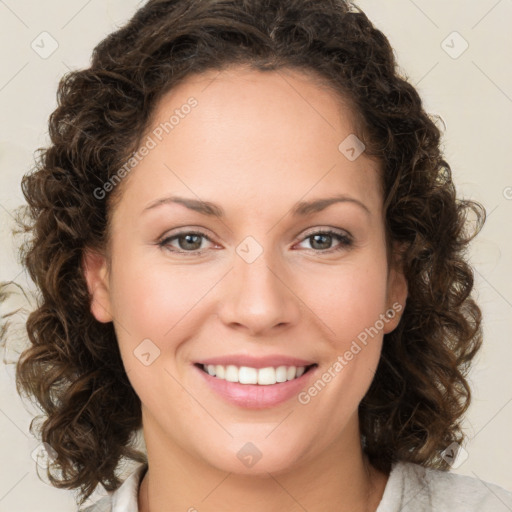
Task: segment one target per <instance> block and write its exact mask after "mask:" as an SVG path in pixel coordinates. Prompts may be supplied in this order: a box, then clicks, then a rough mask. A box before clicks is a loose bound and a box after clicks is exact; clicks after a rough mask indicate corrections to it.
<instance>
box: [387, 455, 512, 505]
mask: <svg viewBox="0 0 512 512" xmlns="http://www.w3.org/2000/svg"><path fill="white" fill-rule="evenodd" d="M399 510H400V511H401V512H409V511H411V512H412V511H414V512H420V511H421V512H423V511H424V512H430V511H438V510H449V511H450V512H473V511H474V512H510V510H512V493H511V492H510V491H507V490H505V489H503V488H502V487H500V486H498V485H496V484H492V483H490V482H487V481H485V480H481V479H480V478H478V477H471V476H466V475H459V474H457V473H452V472H449V471H442V470H439V469H432V468H426V467H424V466H421V465H419V464H414V463H412V462H404V461H399V462H396V463H395V464H393V466H392V469H391V473H390V475H389V478H388V482H387V485H386V488H385V490H384V495H383V497H382V500H381V503H380V504H379V507H378V509H377V512H395V511H396V512H398V511H399Z"/></svg>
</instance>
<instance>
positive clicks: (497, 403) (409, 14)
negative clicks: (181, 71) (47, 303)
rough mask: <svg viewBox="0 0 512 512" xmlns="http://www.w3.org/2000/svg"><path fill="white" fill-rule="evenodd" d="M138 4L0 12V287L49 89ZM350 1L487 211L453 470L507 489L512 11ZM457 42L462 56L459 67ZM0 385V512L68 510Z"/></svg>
mask: <svg viewBox="0 0 512 512" xmlns="http://www.w3.org/2000/svg"><path fill="white" fill-rule="evenodd" d="M138 3H139V2H137V1H136V0H106V1H99V0H89V1H87V0H72V1H69V0H67V1H64V0H47V1H45V2H35V1H34V0H32V1H29V0H17V1H15V0H5V1H0V52H1V56H2V60H1V62H2V65H1V67H0V108H1V112H2V117H1V119H2V124H1V126H0V180H1V185H0V239H1V247H2V248H3V250H2V251H1V252H0V280H1V281H5V280H11V279H14V280H16V281H17V282H19V283H20V284H22V285H24V286H26V285H27V277H26V275H25V273H24V272H23V271H22V270H21V267H20V266H19V264H18V263H17V260H16V253H15V246H14V243H13V240H12V236H11V234H10V229H11V228H12V226H13V220H12V211H13V210H14V209H15V208H16V207H17V206H19V205H21V204H22V203H23V200H22V194H21V190H20V186H19V183H20V179H21V176H22V175H23V174H24V173H25V172H27V171H28V170H29V169H30V167H31V166H32V164H33V155H34V151H35V149H36V148H38V147H41V146H45V145H46V144H47V141H48V139H47V119H48V116H49V114H50V113H51V112H52V111H53V110H54V108H55V106H56V97H55V93H56V88H57V84H58V81H59V78H60V77H61V76H62V74H64V73H65V72H67V71H68V69H74V68H81V67H86V66H87V65H88V63H89V58H90V54H91V51H92V49H93V47H94V46H95V45H96V44H97V43H98V42H99V41H100V40H101V39H103V38H104V37H105V36H106V35H107V34H108V33H110V32H111V31H112V30H114V29H115V28H116V27H117V26H119V25H121V24H123V23H124V22H125V21H126V20H127V19H128V18H129V17H131V16H132V14H133V13H134V12H135V10H136V8H137V5H138ZM356 3H357V5H359V6H360V7H361V8H362V9H363V10H364V11H365V12H366V13H367V15H368V16H369V18H370V19H371V20H372V21H373V22H374V23H375V24H376V25H377V27H378V28H380V29H381V30H382V31H383V32H384V33H385V34H386V35H387V36H388V38H389V39H390V42H391V44H392V46H393V47H394V48H395V53H396V56H397V59H398V62H399V64H400V67H401V68H402V70H403V73H405V74H406V76H407V77H408V78H409V80H410V81H411V82H412V83H413V84H414V85H415V86H416V87H417V88H418V90H419V92H420V95H421V96H422V97H423V99H424V104H425V107H426V110H427V111H428V112H431V113H435V114H439V115H440V116H442V118H443V120H444V122H445V124H446V127H447V130H446V134H445V136H444V152H445V156H446V159H447V160H448V162H449V163H450V165H451V167H452V169H453V172H454V179H455V182H456V184H457V187H458V190H459V193H460V194H461V195H462V196H465V197H469V198H473V199H477V200H479V201H480V202H482V203H483V204H484V206H485V207H486V208H487V211H488V215H489V217H488V220H487V223H486V226H485V228H484V229H483V231H482V232H481V234H480V235H479V237H478V239H477V241H475V243H474V245H473V248H472V252H471V258H472V262H473V264H474V265H475V269H476V272H475V276H476V289H477V294H478V295H477V297H478V299H479V302H480V305H481V307H482V309H483V312H484V319H485V322H484V332H485V344H484V348H483V350H482V351H481V353H480V355H479V357H478V358H477V360H476V362H475V365H474V368H473V370H472V372H471V374H470V376H471V382H472V385H473V394H474V400H473V403H472V405H471V407H470V409H469V412H468V414H467V417H466V421H465V422H464V426H465V429H466V431H467V434H468V442H467V444H466V445H465V449H466V451H467V454H468V458H467V459H466V460H465V461H464V462H463V463H462V464H461V465H460V466H459V467H457V468H456V469H454V470H453V471H454V472H456V473H460V474H464V475H470V476H474V477H478V478H480V479H482V480H484V481H490V482H494V483H497V484H498V485H501V486H502V487H505V488H507V489H509V490H512V460H511V459H510V453H512V436H511V435H510V431H511V429H510V426H511V423H512V372H511V370H510V364H511V362H512V337H511V335H510V332H511V330H512V285H511V283H512V263H511V262H512V237H511V236H510V235H511V227H510V226H511V221H512V172H511V159H510V156H509V151H510V146H511V141H512V125H511V123H510V119H511V118H512V73H511V61H510V58H511V55H512V32H510V22H511V20H512V1H511V0H499V1H498V0H480V1H478V2H471V1H464V0H449V1H446V0H429V1H427V0H393V1H386V2H384V1H382V0H380V1H379V0H360V1H358V2H356ZM44 31H46V32H48V33H49V34H51V37H52V38H54V39H55V40H56V41H57V43H58V48H57V49H56V50H55V52H54V53H53V54H52V55H50V56H49V57H47V58H42V57H41V56H39V55H38V54H37V53H36V52H35V51H34V50H33V49H32V47H31V43H32V42H33V41H34V40H36V42H37V41H39V40H40V37H48V36H40V34H41V33H42V32H44ZM454 31H456V32H458V33H459V34H460V36H459V35H457V34H455V35H453V32H454ZM47 41H50V40H49V39H47ZM443 41H446V42H445V43H443ZM464 41H466V42H467V44H468V45H469V46H468V48H467V49H466V51H464V52H463V53H461V54H460V55H459V53H460V52H461V50H462V49H463V48H464V46H465V44H466V43H465V42H464ZM45 47H46V48H50V46H49V45H46V46H45ZM449 53H451V55H450V54H449ZM454 57H456V58H454ZM8 305H9V306H12V305H15V303H14V302H10V303H9V304H8ZM4 357H5V358H6V359H7V360H8V361H9V360H12V359H13V358H14V357H15V351H14V349H13V348H12V347H8V350H7V352H6V354H5V356H4ZM0 386H1V389H0V460H2V464H1V465H0V512H4V511H9V512H29V511H30V512H35V511H50V510H51V511H52V512H59V511H70V510H75V509H76V507H75V505H74V500H73V494H72V492H71V491H65V490H59V489H56V488H53V487H51V486H50V485H48V483H45V482H46V477H45V470H44V469H42V470H40V471H39V473H40V475H41V477H42V478H43V480H40V479H39V477H38V476H37V474H36V470H35V468H36V463H35V462H34V460H33V459H32V457H31V453H32V452H33V450H35V449H36V448H37V446H38V445H39V442H38V441H37V439H36V438H34V437H33V436H32V435H31V434H30V433H29V431H28V427H29V423H30V420H31V414H30V413H29V412H28V411H27V410H26V409H25V407H24V406H23V405H22V402H21V401H20V399H19V397H18V396H17V394H16V392H15V387H14V373H13V365H0ZM27 407H28V404H27ZM130 470H131V468H126V473H128V472H129V471H130ZM126 473H124V474H126ZM482 485H483V484H482Z"/></svg>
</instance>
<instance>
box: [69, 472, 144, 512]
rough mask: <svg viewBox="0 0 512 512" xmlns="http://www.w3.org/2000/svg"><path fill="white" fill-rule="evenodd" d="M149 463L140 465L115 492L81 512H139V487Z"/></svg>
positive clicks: (109, 493) (81, 509) (80, 511)
mask: <svg viewBox="0 0 512 512" xmlns="http://www.w3.org/2000/svg"><path fill="white" fill-rule="evenodd" d="M147 467H148V466H147V463H143V464H139V465H138V466H137V468H136V469H135V470H134V471H133V472H132V473H131V474H130V475H129V476H128V477H127V478H126V480H125V481H124V482H123V483H122V484H121V485H120V486H119V487H118V488H117V489H116V490H115V491H110V492H108V493H107V495H106V496H103V497H102V498H100V499H99V500H98V501H96V502H95V503H93V504H92V505H88V506H86V507H85V508H80V509H79V512H137V511H138V492H139V485H140V482H141V480H142V477H143V476H144V474H145V472H146V470H147Z"/></svg>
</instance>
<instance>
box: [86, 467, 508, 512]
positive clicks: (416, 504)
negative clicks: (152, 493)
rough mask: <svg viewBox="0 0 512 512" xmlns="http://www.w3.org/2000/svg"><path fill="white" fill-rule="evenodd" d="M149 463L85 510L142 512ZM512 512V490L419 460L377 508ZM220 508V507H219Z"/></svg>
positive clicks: (392, 480) (385, 511)
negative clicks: (141, 496)
mask: <svg viewBox="0 0 512 512" xmlns="http://www.w3.org/2000/svg"><path fill="white" fill-rule="evenodd" d="M145 470H146V465H145V464H140V465H139V466H138V467H137V468H136V470H135V471H134V472H133V473H132V474H131V475H130V476H129V477H128V478H127V479H126V480H125V481H124V482H123V484H122V485H121V486H120V487H119V488H118V489H117V490H116V491H112V492H110V493H108V495H107V496H104V497H102V498H101V499H100V500H99V501H98V502H96V503H95V504H94V505H91V506H88V507H87V508H83V509H81V510H82V512H139V508H138V490H139V484H140V481H141V479H142V477H143V475H144V473H145ZM445 511H446V512H512V492H511V491H507V490H505V489H504V488H502V487H500V486H498V485H496V484H492V483H489V482H487V481H484V480H480V479H479V478H477V477H471V476H465V475H459V474H456V473H451V472H447V471H441V470H438V469H432V468H425V467H423V466H420V465H419V464H413V463H411V462H403V461H399V462H396V463H394V464H393V465H392V467H391V472H390V474H389V478H388V481H387V484H386V488H385V489H384V494H383V496H382V499H381V501H380V503H379V506H378V507H377V510H376V512H445ZM219 512H220V511H219Z"/></svg>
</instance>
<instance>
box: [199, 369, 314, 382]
mask: <svg viewBox="0 0 512 512" xmlns="http://www.w3.org/2000/svg"><path fill="white" fill-rule="evenodd" d="M203 369H204V370H205V371H206V372H207V373H208V374H209V375H212V376H214V377H217V378H218V379H223V380H227V381H228V382H239V383H240V384H259V385H262V386H268V385H271V384H276V383H278V382H286V381H287V380H293V379H296V378H299V377H300V376H301V375H303V374H304V372H305V371H306V367H305V366H288V367H287V366H278V367H277V368H274V367H267V368H250V367H248V366H241V367H238V366H234V365H231V364H230V365H227V366H223V365H220V364H217V365H213V364H209V365H203Z"/></svg>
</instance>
